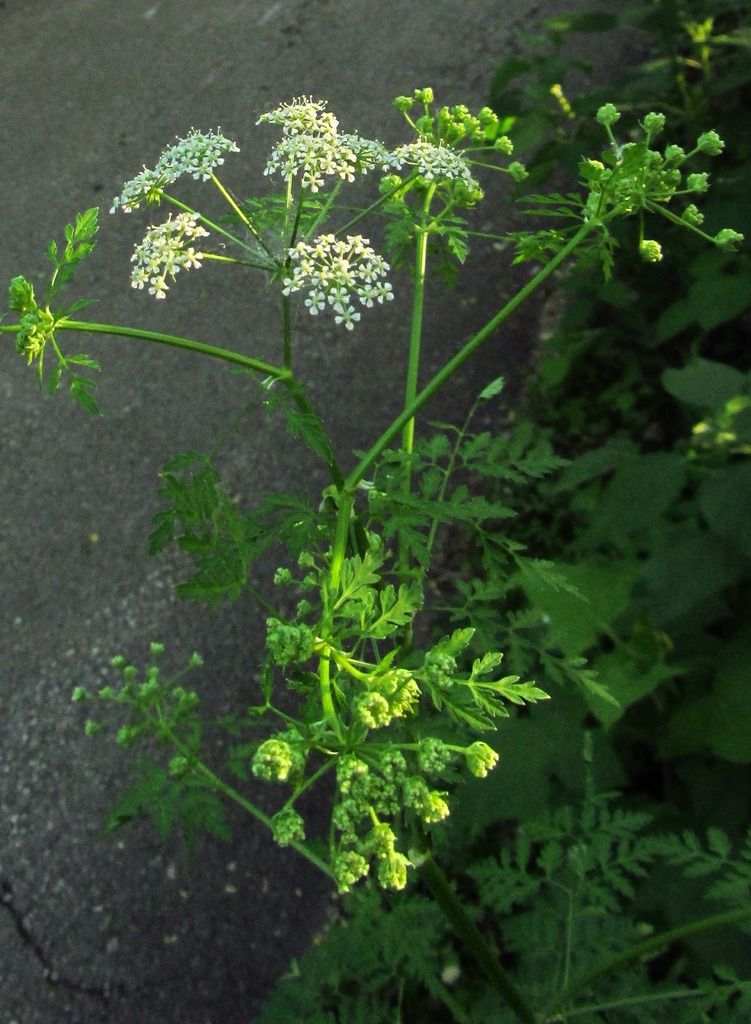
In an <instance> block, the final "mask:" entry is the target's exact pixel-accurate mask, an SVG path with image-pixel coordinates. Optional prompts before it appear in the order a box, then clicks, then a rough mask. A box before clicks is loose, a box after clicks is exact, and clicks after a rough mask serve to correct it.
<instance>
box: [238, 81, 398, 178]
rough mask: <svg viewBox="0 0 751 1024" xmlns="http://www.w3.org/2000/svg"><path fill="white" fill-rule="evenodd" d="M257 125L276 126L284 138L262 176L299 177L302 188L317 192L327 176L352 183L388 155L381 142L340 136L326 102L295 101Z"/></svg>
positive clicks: (259, 120) (276, 110) (386, 158)
mask: <svg viewBox="0 0 751 1024" xmlns="http://www.w3.org/2000/svg"><path fill="white" fill-rule="evenodd" d="M256 123H257V124H278V125H281V127H282V134H283V138H282V140H281V142H279V143H278V144H277V145H276V146H274V148H273V149H272V151H271V155H270V157H269V160H268V162H267V164H266V168H265V170H264V174H267V175H268V174H275V173H276V172H277V171H279V172H280V173H281V174H282V176H283V177H284V178H289V177H294V176H295V175H296V174H298V173H300V174H301V179H300V181H301V184H302V187H303V188H307V189H310V191H311V192H318V190H319V189H321V188H322V187H323V186H324V184H325V179H326V177H327V176H329V177H333V176H338V177H340V178H341V179H342V180H343V181H354V177H355V174H356V173H357V172H361V173H363V174H365V173H367V171H368V170H369V169H371V168H373V167H376V166H378V165H382V166H385V165H386V164H387V162H388V151H387V150H386V148H385V146H383V145H381V143H380V142H376V141H374V140H371V139H363V138H361V137H360V136H359V135H356V134H346V135H345V134H340V133H339V132H338V130H337V129H338V127H339V121H338V120H337V118H336V117H335V116H334V115H333V114H332V113H330V112H329V111H327V110H326V101H325V100H313V99H310V98H308V97H306V96H301V97H298V98H297V99H294V100H292V102H291V103H283V104H282V105H281V106H280V107H277V108H276V109H275V110H270V111H269V112H268V113H266V114H262V115H261V116H260V117H259V119H258V121H257V122H256Z"/></svg>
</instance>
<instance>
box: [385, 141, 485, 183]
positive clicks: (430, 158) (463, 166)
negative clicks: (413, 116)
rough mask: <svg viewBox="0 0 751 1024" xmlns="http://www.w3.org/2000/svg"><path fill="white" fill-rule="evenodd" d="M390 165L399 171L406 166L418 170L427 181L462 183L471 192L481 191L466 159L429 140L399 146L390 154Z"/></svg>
mask: <svg viewBox="0 0 751 1024" xmlns="http://www.w3.org/2000/svg"><path fill="white" fill-rule="evenodd" d="M389 163H390V165H391V166H392V167H396V169H397V170H401V168H402V166H403V165H404V164H407V165H408V166H410V167H415V168H417V171H418V172H419V174H421V175H422V177H423V178H425V179H426V181H435V180H438V181H452V180H456V181H462V182H464V184H465V185H466V187H467V188H468V189H469V190H470V191H471V192H477V191H479V188H480V186H479V184H478V182H477V181H476V179H475V178H473V177H472V172H471V171H470V169H469V164H468V163H467V161H466V160H465V159H464V157H463V156H462V155H461V154H460V153H458V152H457V151H456V150H455V149H451V148H450V147H449V146H442V145H440V144H439V145H435V143H432V142H428V141H427V139H418V140H417V142H409V143H407V144H406V145H405V146H398V147H397V148H396V149H395V150H394V151H393V152H392V153H390V154H389Z"/></svg>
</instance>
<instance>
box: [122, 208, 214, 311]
mask: <svg viewBox="0 0 751 1024" xmlns="http://www.w3.org/2000/svg"><path fill="white" fill-rule="evenodd" d="M207 235H208V231H206V229H205V228H203V227H201V225H200V224H199V223H198V222H197V220H196V216H195V214H192V213H179V214H178V215H177V216H176V217H175V218H174V219H173V217H172V216H171V215H170V216H169V217H168V218H167V220H166V221H165V222H164V223H163V224H158V225H156V226H155V225H152V226H151V227H149V229H148V231H147V232H146V235H145V236H144V239H143V241H142V242H141V243H140V244H139V245H137V246H136V248H135V251H134V253H133V255H132V256H131V262H132V263H135V266H134V267H133V270H132V271H131V275H130V283H131V285H132V287H133V288H143V287H144V285H146V284H148V285H149V289H148V291H149V295H153V296H154V298H157V299H164V298H166V295H167V291H168V288H169V285H168V284H167V278H168V277H171V278H172V280H173V281H174V279H175V275H176V274H178V273H179V272H180V270H183V269H184V270H190V269H192V268H194V267H200V266H201V262H200V261H201V260H202V259H203V258H204V254H203V253H202V252H197V251H196V249H195V247H194V246H192V245H187V246H186V244H185V243H186V242H188V241H191V240H193V239H196V238H203V237H206V236H207Z"/></svg>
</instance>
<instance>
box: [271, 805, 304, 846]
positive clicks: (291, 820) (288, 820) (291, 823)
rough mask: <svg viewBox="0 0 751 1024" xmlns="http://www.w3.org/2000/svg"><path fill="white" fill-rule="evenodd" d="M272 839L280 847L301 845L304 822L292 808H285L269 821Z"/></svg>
mask: <svg viewBox="0 0 751 1024" xmlns="http://www.w3.org/2000/svg"><path fill="white" fill-rule="evenodd" d="M271 828H272V830H273V833H274V839H275V840H276V842H277V843H278V844H279V845H280V846H289V845H290V843H295V842H297V843H301V842H302V841H303V840H304V839H305V822H304V821H303V819H302V817H301V816H300V815H299V814H298V813H297V811H296V810H295V809H294V808H293V807H285V808H283V809H282V810H281V811H278V812H277V813H276V814H275V815H274V817H273V818H272V819H271Z"/></svg>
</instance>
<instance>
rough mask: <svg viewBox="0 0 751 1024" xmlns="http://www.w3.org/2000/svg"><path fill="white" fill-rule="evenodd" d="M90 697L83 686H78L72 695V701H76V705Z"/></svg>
mask: <svg viewBox="0 0 751 1024" xmlns="http://www.w3.org/2000/svg"><path fill="white" fill-rule="evenodd" d="M88 696H89V695H88V693H87V692H86V689H85V688H84V687H83V686H77V687H76V688H75V689H74V690H73V693H72V694H71V695H70V699H71V700H72V701H74V702H75V703H76V704H80V703H81V701H84V700H87V699H88Z"/></svg>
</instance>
